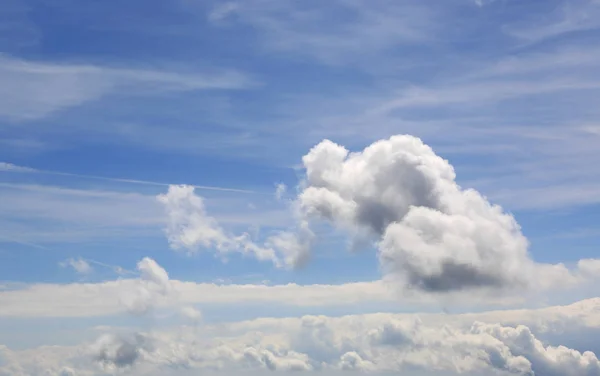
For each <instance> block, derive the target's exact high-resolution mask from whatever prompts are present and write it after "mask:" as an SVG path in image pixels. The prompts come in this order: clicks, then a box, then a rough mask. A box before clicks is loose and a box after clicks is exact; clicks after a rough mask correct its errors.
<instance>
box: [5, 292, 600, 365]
mask: <svg viewBox="0 0 600 376" xmlns="http://www.w3.org/2000/svg"><path fill="white" fill-rule="evenodd" d="M599 304H600V301H599V300H598V299H592V300H588V301H583V302H580V303H577V304H574V305H571V306H564V307H552V308H546V309H541V310H533V311H527V310H521V311H505V312H489V313H481V314H472V315H446V316H443V315H421V316H417V315H394V314H371V315H355V316H344V317H338V318H335V317H326V316H304V317H301V318H286V319H270V318H262V319H258V320H253V321H245V322H238V323H230V324H226V325H223V324H221V325H218V326H205V327H199V328H198V327H197V328H196V329H192V328H190V327H183V328H180V329H177V328H172V329H169V330H161V331H154V332H152V333H142V332H130V333H120V334H119V333H117V332H107V333H104V334H102V335H101V336H100V337H99V338H98V339H97V340H96V341H94V342H91V343H89V344H88V343H84V344H81V345H78V346H74V347H60V346H54V347H41V348H37V349H33V350H23V351H16V350H11V349H9V348H6V347H2V348H0V354H2V357H3V359H6V361H5V362H4V363H3V364H2V366H1V367H2V368H0V370H1V371H0V374H1V372H2V371H4V373H5V374H8V375H13V374H27V375H30V376H37V375H42V374H43V375H62V374H61V373H60V372H65V371H64V370H71V371H72V374H77V375H80V374H81V375H94V374H102V373H103V372H106V371H108V372H112V373H115V372H117V371H118V370H123V369H128V370H129V373H130V374H132V375H149V374H158V373H162V374H167V375H171V374H173V375H176V374H186V373H185V372H188V371H189V372H191V373H193V372H201V371H204V372H206V371H211V370H212V371H225V372H241V371H264V370H272V371H275V370H277V371H291V370H323V371H327V372H336V371H341V370H350V371H369V372H375V373H381V372H398V371H401V372H403V373H404V374H408V375H417V374H446V375H458V374H469V375H474V374H495V375H509V374H511V375H523V376H525V375H528V376H532V375H544V376H565V375H566V376H570V375H572V376H581V375H586V376H595V375H600V362H599V361H598V359H597V357H596V356H595V355H594V354H593V353H592V352H590V351H587V350H588V349H587V348H585V345H584V344H583V343H584V341H583V342H580V343H579V344H578V343H574V344H572V346H574V347H575V348H569V347H566V346H561V345H560V343H556V341H553V342H552V343H549V342H547V341H544V340H542V339H541V338H546V337H548V335H549V334H557V333H558V334H559V336H558V337H557V338H562V339H565V338H568V337H569V336H570V333H575V332H577V330H582V329H584V330H586V331H587V332H588V336H594V335H597V332H598V330H599V329H600V320H599V319H598V315H597V312H598V307H599ZM499 319H500V320H499ZM499 322H502V323H499ZM519 322H520V323H521V324H518V323H519ZM181 329H183V330H181ZM32 353H34V354H36V356H35V357H32V356H31V354H32ZM42 368H43V369H44V371H41V369H42ZM15 370H20V372H21V373H18V372H15ZM44 372H46V373H44ZM419 372H421V373H419ZM436 372H442V373H436Z"/></svg>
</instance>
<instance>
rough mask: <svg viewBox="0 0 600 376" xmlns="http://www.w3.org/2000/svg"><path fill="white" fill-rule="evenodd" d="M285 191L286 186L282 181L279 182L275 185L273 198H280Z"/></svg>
mask: <svg viewBox="0 0 600 376" xmlns="http://www.w3.org/2000/svg"><path fill="white" fill-rule="evenodd" d="M286 191H287V186H286V185H285V184H283V183H279V184H277V185H276V186H275V198H276V199H277V200H281V199H282V197H283V195H285V192H286Z"/></svg>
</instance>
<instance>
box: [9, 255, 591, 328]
mask: <svg viewBox="0 0 600 376" xmlns="http://www.w3.org/2000/svg"><path fill="white" fill-rule="evenodd" d="M597 264H598V260H595V259H590V260H581V261H580V262H579V264H578V267H577V268H576V269H574V270H570V271H569V270H567V269H565V268H564V266H560V265H558V266H555V265H554V266H546V267H542V268H540V270H539V273H540V275H539V276H540V282H539V286H537V287H538V289H537V290H534V291H517V292H513V293H512V294H509V293H499V292H496V293H495V294H491V293H490V292H489V291H487V290H483V291H472V292H470V293H469V294H464V293H462V292H461V291H456V292H449V293H445V294H444V295H442V296H441V295H439V294H437V293H429V292H425V293H423V292H419V293H416V292H415V291H412V290H398V289H394V288H393V286H391V285H390V284H388V283H386V282H384V281H373V282H349V283H344V284H339V285H327V284H313V285H298V284H293V283H289V284H280V285H266V284H215V283H197V282H191V281H180V280H171V279H169V277H168V274H167V273H166V271H165V270H164V269H163V268H162V267H160V265H158V264H156V262H155V261H153V260H151V259H148V258H145V259H143V260H142V261H140V262H139V263H138V271H140V272H141V273H140V274H141V275H140V278H137V279H118V280H114V281H106V282H99V283H71V284H42V283H37V284H31V285H10V284H8V285H6V286H5V287H4V288H3V289H0V317H22V318H25V317H26V318H36V317H55V318H60V317H64V318H69V317H100V316H109V315H117V314H122V313H125V312H129V313H133V314H136V315H143V314H146V313H148V312H150V311H159V310H160V311H167V312H168V311H170V310H175V311H180V312H181V310H182V309H184V310H185V312H187V313H190V312H192V311H191V310H190V309H189V308H191V307H189V306H195V305H202V306H207V305H213V306H217V307H223V306H235V307H237V308H240V307H244V306H246V305H248V306H256V305H257V304H259V305H268V306H271V307H289V308H294V309H295V310H296V311H298V312H302V311H306V310H307V309H310V310H311V311H313V310H314V309H315V308H319V309H327V308H341V307H345V308H349V309H352V310H353V311H356V310H358V311H364V310H365V309H367V310H369V311H373V310H376V309H379V308H378V307H387V308H389V307H390V306H393V307H396V308H397V309H402V310H417V309H420V308H423V307H427V308H430V309H431V308H433V309H440V307H452V309H454V310H455V311H458V312H460V311H464V310H465V309H469V307H473V306H474V305H476V306H478V307H479V308H480V309H481V308H484V307H514V306H522V305H523V304H525V305H527V306H536V305H538V304H540V303H542V302H543V303H544V304H546V303H548V302H555V303H556V302H564V301H565V299H567V301H568V299H569V298H570V297H571V295H572V293H573V292H578V293H582V294H584V295H585V296H590V295H589V294H590V291H594V289H593V286H595V284H596V283H597V280H598V273H595V271H596V269H597ZM555 269H556V270H555ZM562 273H566V274H564V275H563V274H562ZM545 275H550V278H548V277H545ZM557 275H558V276H562V278H561V279H560V280H559V282H560V283H557V282H556V281H554V278H557ZM547 292H552V297H546V296H545V294H546V293H547ZM184 307H188V308H184ZM184 314H185V313H184ZM240 314H243V310H241V311H240ZM194 315H195V314H194ZM496 320H498V318H497V317H496Z"/></svg>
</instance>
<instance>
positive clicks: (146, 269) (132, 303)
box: [120, 257, 172, 315]
mask: <svg viewBox="0 0 600 376" xmlns="http://www.w3.org/2000/svg"><path fill="white" fill-rule="evenodd" d="M137 269H138V271H139V272H140V279H139V280H137V281H135V283H134V284H133V286H131V287H132V288H130V289H123V290H122V291H121V292H120V296H121V302H122V303H123V304H124V305H125V307H126V308H127V310H128V311H129V312H131V313H133V314H136V315H142V314H145V313H147V312H148V311H150V310H151V309H152V308H154V306H155V305H156V304H157V301H158V300H159V299H160V298H161V297H165V296H167V295H168V294H169V293H170V292H171V291H172V288H171V281H170V280H169V275H168V274H167V271H166V270H165V269H163V268H162V267H161V266H160V265H158V264H157V263H156V261H154V260H152V259H151V258H148V257H144V258H143V259H142V260H141V261H140V262H138V264H137Z"/></svg>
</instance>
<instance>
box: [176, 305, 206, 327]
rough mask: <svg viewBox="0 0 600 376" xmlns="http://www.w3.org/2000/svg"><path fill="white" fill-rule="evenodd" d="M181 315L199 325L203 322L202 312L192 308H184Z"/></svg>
mask: <svg viewBox="0 0 600 376" xmlns="http://www.w3.org/2000/svg"><path fill="white" fill-rule="evenodd" d="M181 315H182V316H183V317H185V318H186V319H188V320H190V321H192V322H194V323H198V322H199V321H200V320H202V311H200V310H199V309H196V308H194V307H192V306H185V307H182V308H181Z"/></svg>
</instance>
